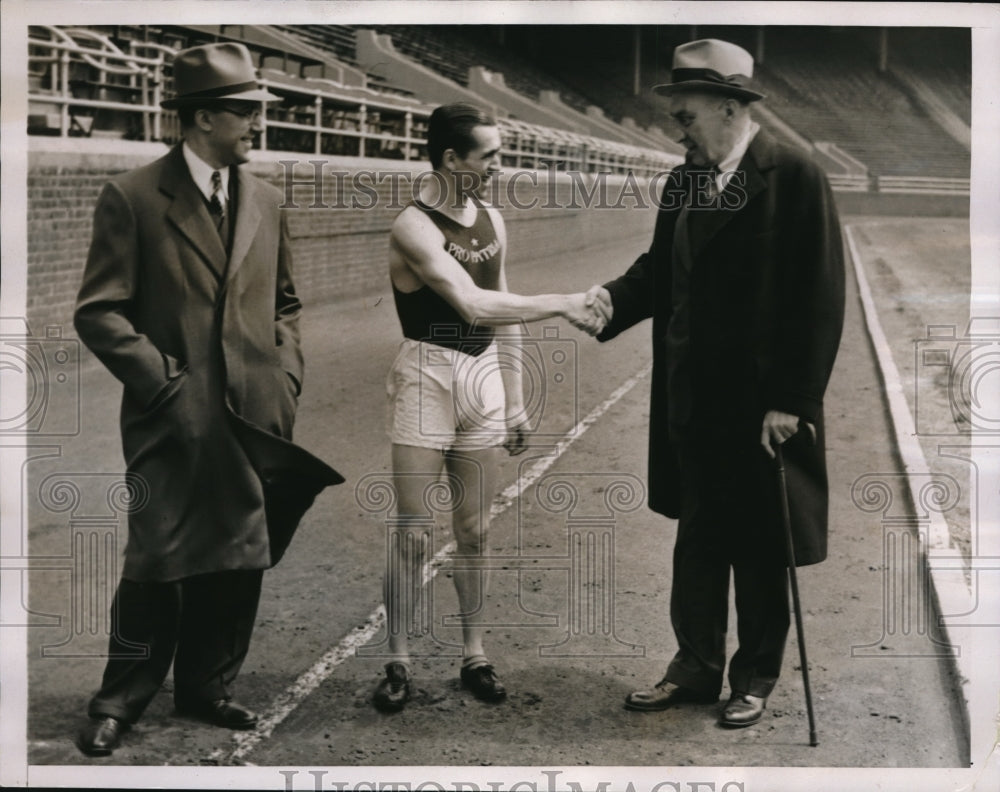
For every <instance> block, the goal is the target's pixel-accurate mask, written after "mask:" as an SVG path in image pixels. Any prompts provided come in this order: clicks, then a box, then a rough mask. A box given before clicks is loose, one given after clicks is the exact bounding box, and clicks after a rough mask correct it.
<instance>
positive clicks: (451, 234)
mask: <svg viewBox="0 0 1000 792" xmlns="http://www.w3.org/2000/svg"><path fill="white" fill-rule="evenodd" d="M413 205H414V206H415V207H416V208H417V209H419V210H420V211H421V212H424V214H426V215H427V216H428V217H429V218H430V219H431V221H432V222H433V223H434V225H436V226H437V227H438V228H439V229H440V230H441V233H442V234H444V249H445V252H446V253H448V254H449V255H450V256H451V257H452V258H453V259H455V261H457V262H458V263H459V264H461V265H462V267H464V268H465V270H466V272H468V273H469V275H471V276H472V280H473V282H475V284H476V285H477V286H478V287H479V288H481V289H497V288H499V286H500V240H499V239H497V235H496V231H495V230H494V229H493V222H492V221H491V220H490V215H489V213H488V212H487V211H486V209H484V208H483V207H479V209H478V210H477V212H476V222H474V223H473V224H472V225H471V226H470V227H468V228H466V227H465V226H463V225H460V224H458V223H456V222H455V221H454V220H452V219H451V218H450V217H445V216H444V215H443V214H441V213H440V212H438V211H435V210H433V209H431V208H430V207H428V206H426V205H425V204H422V203H420V202H418V201H414V203H413ZM392 296H393V298H394V299H395V301H396V313H397V314H398V315H399V323H400V325H402V328H403V335H404V336H405V337H406V338H412V339H413V340H415V341H426V342H428V343H431V344H437V345H438V346H442V347H448V348H449V349H457V350H459V351H461V352H464V353H466V354H468V355H479V354H481V353H482V352H483V350H485V349H486V348H487V347H488V346H489V345H490V343H491V342H492V341H493V328H492V327H484V326H481V325H470V324H469V323H468V322H466V321H465V320H464V319H463V318H462V316H461V314H459V313H458V311H456V310H455V309H454V308H452V307H451V305H449V304H448V301H447V300H445V299H444V298H443V297H441V296H440V295H439V294H438V293H437V292H436V291H434V290H433V289H432V288H431V287H430V286H428V285H426V284H424V285H423V286H421V287H420V288H419V289H417V290H416V291H412V292H401V291H399V289H397V288H396V285H395V284H393V286H392Z"/></svg>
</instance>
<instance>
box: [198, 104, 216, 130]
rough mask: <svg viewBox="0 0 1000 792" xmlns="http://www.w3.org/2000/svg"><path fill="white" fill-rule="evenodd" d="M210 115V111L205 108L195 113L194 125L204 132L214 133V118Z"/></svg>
mask: <svg viewBox="0 0 1000 792" xmlns="http://www.w3.org/2000/svg"><path fill="white" fill-rule="evenodd" d="M209 113H210V111H209V110H206V109H205V108H201V109H199V110H195V111H194V125H195V126H196V127H198V129H200V130H201V131H202V132H211V131H212V127H213V124H212V117H211V115H210V114H209Z"/></svg>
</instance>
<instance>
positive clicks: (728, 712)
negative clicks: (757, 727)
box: [719, 693, 767, 729]
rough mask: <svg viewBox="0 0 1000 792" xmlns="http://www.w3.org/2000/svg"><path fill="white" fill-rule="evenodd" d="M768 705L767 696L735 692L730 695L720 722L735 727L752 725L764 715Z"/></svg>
mask: <svg viewBox="0 0 1000 792" xmlns="http://www.w3.org/2000/svg"><path fill="white" fill-rule="evenodd" d="M766 706H767V697H765V696H751V695H750V694H749V693H733V695H732V696H730V697H729V703H728V704H726V708H725V709H724V710H722V717H721V718H720V719H719V723H721V724H722V725H723V726H728V727H730V728H733V729H740V728H742V727H744V726H752V725H753V724H755V723H757V721H759V720H760V719H761V718H762V717H764V707H766Z"/></svg>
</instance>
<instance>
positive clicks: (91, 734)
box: [76, 715, 128, 756]
mask: <svg viewBox="0 0 1000 792" xmlns="http://www.w3.org/2000/svg"><path fill="white" fill-rule="evenodd" d="M126 731H128V724H127V723H126V722H125V721H123V720H120V719H119V718H112V717H111V716H110V715H102V716H99V717H96V718H91V719H90V720H89V721H88V722H87V725H86V726H84V727H83V728H82V729H81V730H80V736H79V737H78V738H77V741H76V745H77V747H78V748H79V749H80V750H81V751H83V752H84V753H85V754H86V755H87V756H111V752H112V751H113V750H115V748H117V747H118V743H119V742H121V738H122V735H123V734H124V733H125V732H126Z"/></svg>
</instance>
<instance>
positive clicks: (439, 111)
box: [427, 102, 497, 168]
mask: <svg viewBox="0 0 1000 792" xmlns="http://www.w3.org/2000/svg"><path fill="white" fill-rule="evenodd" d="M496 123H497V122H496V120H495V119H494V118H493V117H492V116H491V115H490V114H489V113H487V112H486V111H485V110H483V109H482V108H480V107H476V105H473V104H468V103H466V102H456V103H455V104H447V105H441V106H440V107H437V108H435V109H434V112H433V113H431V117H430V121H429V122H428V125H427V155H428V156H429V157H430V160H431V165H432V166H433V167H435V168H439V167H441V162H442V160H443V159H444V153H445V152H446V151H447V150H448V149H454V150H455V153H456V154H458V156H460V157H464V156H465V155H466V154H468V153H469V152H470V151H472V149H474V148H475V147H476V142H477V141H476V139H475V137H473V135H472V130H473V129H475V128H476V127H478V126H496Z"/></svg>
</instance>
